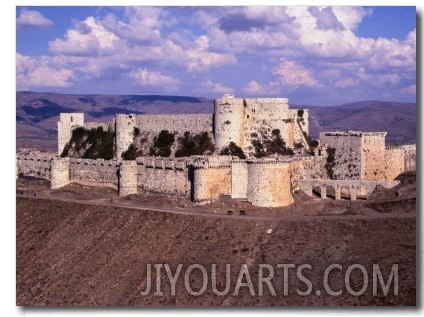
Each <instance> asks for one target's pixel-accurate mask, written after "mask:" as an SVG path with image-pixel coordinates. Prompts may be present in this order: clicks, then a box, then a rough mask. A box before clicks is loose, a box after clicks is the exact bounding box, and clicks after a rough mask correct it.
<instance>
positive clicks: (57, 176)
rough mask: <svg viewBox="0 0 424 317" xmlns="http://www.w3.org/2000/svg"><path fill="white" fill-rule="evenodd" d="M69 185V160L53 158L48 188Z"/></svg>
mask: <svg viewBox="0 0 424 317" xmlns="http://www.w3.org/2000/svg"><path fill="white" fill-rule="evenodd" d="M68 184H69V158H68V157H63V158H62V157H55V158H54V159H53V160H52V161H51V170H50V187H51V189H57V188H61V187H63V186H66V185H68Z"/></svg>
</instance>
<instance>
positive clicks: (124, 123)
mask: <svg viewBox="0 0 424 317" xmlns="http://www.w3.org/2000/svg"><path fill="white" fill-rule="evenodd" d="M136 121H137V120H136V115H135V114H117V115H116V121H115V125H116V128H115V132H116V136H115V138H116V139H115V142H116V158H118V159H120V158H121V155H122V153H123V152H125V151H126V150H128V147H129V146H130V145H131V144H132V143H133V140H134V128H135V127H136V124H137V122H136Z"/></svg>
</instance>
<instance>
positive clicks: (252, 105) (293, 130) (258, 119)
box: [214, 94, 309, 157]
mask: <svg viewBox="0 0 424 317" xmlns="http://www.w3.org/2000/svg"><path fill="white" fill-rule="evenodd" d="M302 117H303V119H302V120H301V122H298V119H299V120H300V117H299V116H298V110H297V109H291V110H290V109H289V103H288V99H287V98H245V99H243V98H235V97H234V95H230V94H227V95H224V97H223V98H220V99H216V100H215V121H214V122H215V126H214V134H215V144H216V147H217V149H218V150H220V149H222V148H223V147H225V146H227V145H228V144H229V143H230V142H234V143H235V144H236V145H238V146H240V147H241V148H242V149H243V151H244V152H245V153H246V154H247V155H248V156H250V157H251V156H252V155H253V154H252V153H253V152H252V141H253V140H258V141H260V142H261V141H262V140H264V139H265V138H267V137H269V136H270V135H271V132H272V131H273V130H274V129H278V130H280V135H281V137H282V138H283V140H284V141H285V142H286V145H287V146H288V147H291V148H293V145H294V143H295V142H296V143H301V144H302V145H303V146H305V148H306V147H307V143H306V140H305V137H304V135H303V131H305V133H306V134H309V122H308V121H309V112H308V110H303V116H302Z"/></svg>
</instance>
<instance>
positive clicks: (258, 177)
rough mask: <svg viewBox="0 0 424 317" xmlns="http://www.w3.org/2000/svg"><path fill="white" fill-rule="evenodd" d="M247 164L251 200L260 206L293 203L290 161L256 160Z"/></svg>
mask: <svg viewBox="0 0 424 317" xmlns="http://www.w3.org/2000/svg"><path fill="white" fill-rule="evenodd" d="M247 164H248V184H247V200H248V201H249V202H251V203H252V204H253V205H255V206H259V207H280V206H287V205H290V204H291V203H293V201H294V200H293V195H292V193H291V189H290V163H289V162H287V163H285V162H278V161H275V160H254V161H248V163H247Z"/></svg>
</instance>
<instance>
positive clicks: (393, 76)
mask: <svg viewBox="0 0 424 317" xmlns="http://www.w3.org/2000/svg"><path fill="white" fill-rule="evenodd" d="M16 88H17V90H18V91H19V90H32V91H50V92H60V93H77V94H103V93H107V94H162V95H165V94H166V95H188V96H202V97H209V98H215V97H219V96H221V95H222V94H224V93H234V94H236V95H237V96H240V97H242V96H244V97H255V96H257V97H288V98H290V102H291V103H294V104H308V105H328V104H341V103H345V102H351V101H359V100H370V99H376V100H393V101H405V102H415V100H416V10H415V7H347V6H332V7H306V6H289V7H283V6H245V7H241V6H238V7H170V6H167V7H146V6H144V7H134V6H132V7H131V6H130V7H77V6H72V7H66V6H61V7H47V6H45V7H35V6H31V7H22V6H17V7H16Z"/></svg>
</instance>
